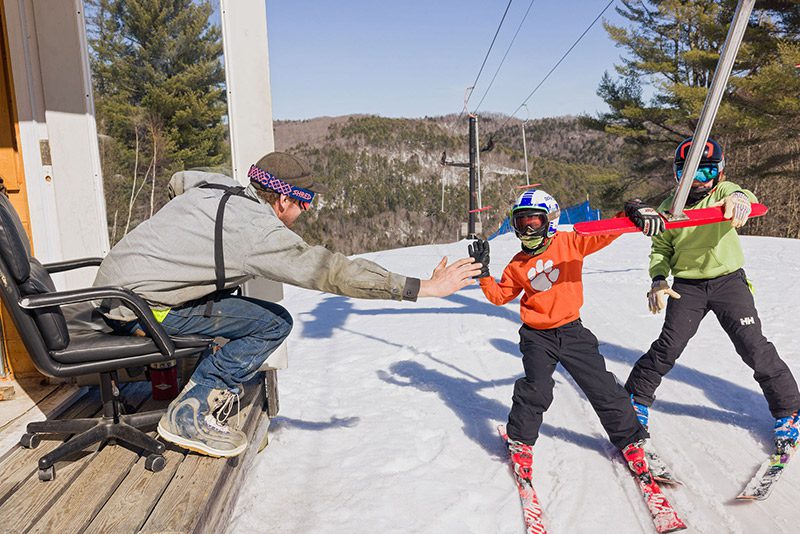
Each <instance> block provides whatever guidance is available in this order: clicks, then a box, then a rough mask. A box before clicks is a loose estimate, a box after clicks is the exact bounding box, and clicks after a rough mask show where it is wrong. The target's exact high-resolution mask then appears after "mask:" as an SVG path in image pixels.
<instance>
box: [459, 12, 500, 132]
mask: <svg viewBox="0 0 800 534" xmlns="http://www.w3.org/2000/svg"><path fill="white" fill-rule="evenodd" d="M513 1H514V0H508V4H507V5H506V10H505V11H504V12H503V18H501V19H500V24H498V26H497V31H495V32H494V37H492V42H491V44H490V45H489V50H487V51H486V56H485V57H484V58H483V63H481V68H480V69H479V70H478V75H477V76H475V81H474V82H472V90H471V91H470V92H469V96H467V99H466V100H465V101H464V109H462V110H461V113H459V115H458V118H459V119H460V118H461V117H462V115H464V110H465V109H466V107H467V102H469V99H470V97H472V92H473V91H474V90H475V86H476V85H477V84H478V78H480V77H481V73H482V72H483V68H484V67H485V66H486V60H487V59H489V54H490V53H491V52H492V48H493V47H494V42H495V41H496V40H497V35H498V34H499V33H500V28H502V27H503V22H504V21H505V20H506V15H507V14H508V8H510V7H511V2H513Z"/></svg>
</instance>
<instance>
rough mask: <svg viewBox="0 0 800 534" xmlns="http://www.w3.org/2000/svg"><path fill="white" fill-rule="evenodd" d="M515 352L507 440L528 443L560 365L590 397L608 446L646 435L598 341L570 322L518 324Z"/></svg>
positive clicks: (536, 429) (539, 422)
mask: <svg viewBox="0 0 800 534" xmlns="http://www.w3.org/2000/svg"><path fill="white" fill-rule="evenodd" d="M519 334H520V342H519V348H520V351H521V352H522V365H523V366H524V367H525V376H524V377H523V378H520V379H519V380H517V381H516V383H515V384H514V396H513V399H512V400H513V403H512V406H511V413H509V415H508V427H507V429H508V436H509V437H510V438H511V439H514V440H517V441H521V442H523V443H527V444H529V445H533V444H534V443H535V442H536V439H537V438H538V437H539V427H540V426H541V425H542V414H543V413H544V412H545V411H547V408H549V407H550V404H551V403H552V402H553V386H554V385H555V381H554V380H553V373H554V372H555V370H556V364H558V363H561V365H563V366H564V369H566V370H567V372H568V373H569V374H570V375H571V376H572V378H573V379H574V380H575V382H577V384H578V386H579V387H580V388H581V390H582V391H583V393H584V394H585V395H586V397H587V398H588V399H589V402H590V403H591V405H592V408H594V411H595V412H596V413H597V415H598V417H600V422H601V424H602V425H603V428H604V429H605V431H606V433H607V434H608V437H609V439H610V440H611V442H612V443H613V444H614V445H615V446H616V447H617V448H619V449H620V450H622V449H623V448H624V447H625V446H626V445H628V444H629V443H633V442H635V441H638V440H640V439H644V438H646V437H648V434H647V431H646V430H645V429H644V427H642V425H640V424H639V420H638V419H637V418H636V414H635V413H634V411H633V407H632V406H631V401H630V396H629V395H628V393H627V392H626V391H625V388H623V387H622V384H620V383H619V382H618V381H617V379H616V377H615V376H614V375H613V374H612V373H611V372H609V371H608V370H607V369H606V362H605V360H604V359H603V355H602V354H600V351H599V350H598V344H597V338H596V337H595V336H594V334H592V333H591V332H590V331H589V330H588V329H587V328H585V327H584V326H583V324H582V323H581V320H580V319H578V320H575V321H572V322H571V323H567V324H565V325H563V326H559V327H558V328H551V329H547V330H536V329H533V328H531V327H529V326H527V325H523V326H522V328H520V330H519Z"/></svg>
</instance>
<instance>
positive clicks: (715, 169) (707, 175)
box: [675, 163, 720, 183]
mask: <svg viewBox="0 0 800 534" xmlns="http://www.w3.org/2000/svg"><path fill="white" fill-rule="evenodd" d="M719 170H720V169H719V166H718V165H717V164H716V163H706V164H703V165H700V166H699V167H698V168H697V172H696V173H695V174H694V179H695V180H696V181H698V182H702V183H706V182H710V181H711V180H716V179H717V178H718V177H719ZM682 175H683V167H678V168H676V169H675V180H676V181H678V182H680V181H681V176H682Z"/></svg>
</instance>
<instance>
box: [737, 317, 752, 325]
mask: <svg viewBox="0 0 800 534" xmlns="http://www.w3.org/2000/svg"><path fill="white" fill-rule="evenodd" d="M739 322H740V323H742V326H747V325H749V324H756V320H755V319H753V318H752V317H742V318H741V319H739Z"/></svg>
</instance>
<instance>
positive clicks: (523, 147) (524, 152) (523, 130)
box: [521, 121, 531, 185]
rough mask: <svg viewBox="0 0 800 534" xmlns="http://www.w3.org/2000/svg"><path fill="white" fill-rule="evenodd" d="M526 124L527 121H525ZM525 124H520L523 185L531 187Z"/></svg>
mask: <svg viewBox="0 0 800 534" xmlns="http://www.w3.org/2000/svg"><path fill="white" fill-rule="evenodd" d="M525 122H528V121H525ZM525 122H523V123H522V125H521V126H522V153H523V154H524V155H525V185H531V175H530V173H528V144H527V143H526V142H525Z"/></svg>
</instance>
